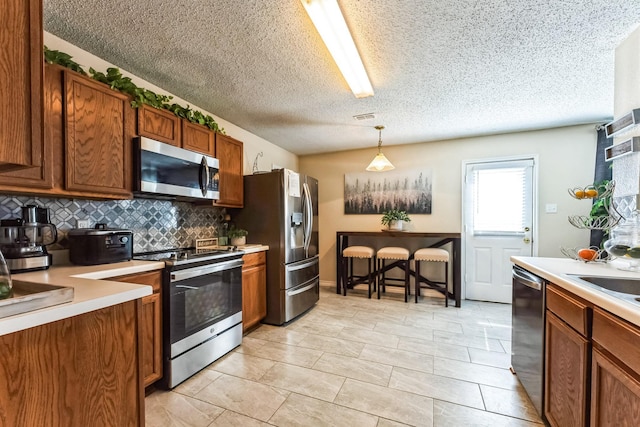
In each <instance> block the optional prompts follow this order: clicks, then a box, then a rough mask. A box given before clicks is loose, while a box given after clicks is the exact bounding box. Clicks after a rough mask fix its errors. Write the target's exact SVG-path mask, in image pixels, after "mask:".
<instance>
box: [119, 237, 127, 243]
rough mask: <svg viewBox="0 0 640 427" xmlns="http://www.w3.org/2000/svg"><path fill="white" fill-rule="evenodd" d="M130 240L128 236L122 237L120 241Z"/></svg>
mask: <svg viewBox="0 0 640 427" xmlns="http://www.w3.org/2000/svg"><path fill="white" fill-rule="evenodd" d="M128 241H129V238H128V237H127V236H122V237H120V243H127V242H128Z"/></svg>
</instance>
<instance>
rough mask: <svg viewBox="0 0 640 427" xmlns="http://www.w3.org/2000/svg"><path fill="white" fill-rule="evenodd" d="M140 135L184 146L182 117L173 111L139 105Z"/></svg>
mask: <svg viewBox="0 0 640 427" xmlns="http://www.w3.org/2000/svg"><path fill="white" fill-rule="evenodd" d="M138 135H140V136H146V137H147V138H151V139H154V140H156V141H160V142H164V143H165V144H170V145H173V146H176V147H181V146H182V125H181V123H180V118H179V117H178V116H176V115H175V114H173V113H172V112H171V111H168V110H161V109H158V108H154V107H150V106H148V105H145V104H142V105H141V106H140V107H138Z"/></svg>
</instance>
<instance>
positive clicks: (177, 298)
mask: <svg viewBox="0 0 640 427" xmlns="http://www.w3.org/2000/svg"><path fill="white" fill-rule="evenodd" d="M242 255H244V252H242V251H222V250H220V251H207V252H204V253H203V252H200V251H196V250H195V249H192V248H188V249H175V250H171V251H162V252H154V253H145V254H137V255H135V256H134V259H140V260H154V261H159V260H162V261H165V264H166V267H165V272H164V280H163V297H162V310H163V311H162V316H163V319H162V326H163V361H164V363H163V365H164V366H163V368H164V376H163V383H164V386H165V387H166V388H169V389H171V388H174V387H175V386H177V385H178V384H180V383H181V382H183V381H184V380H186V379H187V378H189V377H191V376H192V375H193V374H195V373H196V372H198V371H200V370H201V369H203V368H204V367H206V366H207V365H209V364H210V363H212V362H213V361H215V360H216V359H218V358H220V357H221V356H223V355H224V354H226V353H228V352H229V351H231V350H233V349H234V348H235V347H237V346H239V345H240V344H241V342H242Z"/></svg>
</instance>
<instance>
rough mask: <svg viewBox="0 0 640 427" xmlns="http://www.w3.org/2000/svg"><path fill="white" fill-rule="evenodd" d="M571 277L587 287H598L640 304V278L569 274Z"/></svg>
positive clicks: (615, 295)
mask: <svg viewBox="0 0 640 427" xmlns="http://www.w3.org/2000/svg"><path fill="white" fill-rule="evenodd" d="M566 276H567V277H568V278H569V279H572V280H573V281H576V282H578V283H581V284H582V285H584V286H586V287H590V288H593V289H597V290H599V291H601V292H604V293H606V294H609V295H611V296H613V297H616V298H618V299H621V300H624V301H627V302H630V303H631V304H634V305H636V306H640V278H638V279H632V278H628V277H607V276H584V275H580V274H567V275H566Z"/></svg>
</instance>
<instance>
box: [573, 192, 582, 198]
mask: <svg viewBox="0 0 640 427" xmlns="http://www.w3.org/2000/svg"><path fill="white" fill-rule="evenodd" d="M573 194H574V196H576V199H584V190H576V191H574V192H573Z"/></svg>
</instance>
